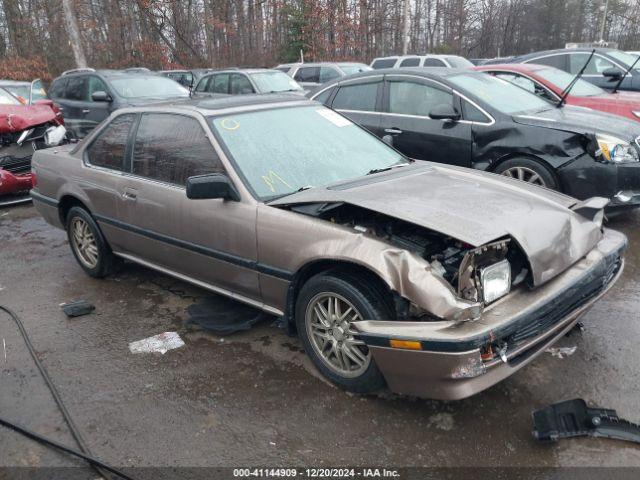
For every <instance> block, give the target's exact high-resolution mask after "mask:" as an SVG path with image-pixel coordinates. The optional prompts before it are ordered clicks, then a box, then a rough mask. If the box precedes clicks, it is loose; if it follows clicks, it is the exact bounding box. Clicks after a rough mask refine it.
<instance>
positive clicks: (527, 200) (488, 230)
mask: <svg viewBox="0 0 640 480" xmlns="http://www.w3.org/2000/svg"><path fill="white" fill-rule="evenodd" d="M576 202H577V201H576V200H575V199H573V198H570V197H567V196H565V195H562V194H559V193H556V192H553V191H551V190H547V189H544V188H541V187H536V186H534V185H528V184H526V183H524V182H520V181H518V180H514V179H509V178H505V177H502V176H498V175H495V174H492V173H484V172H475V171H472V170H468V169H465V168H459V167H450V166H442V165H437V164H433V163H431V162H416V164H414V165H410V166H406V167H401V168H397V169H394V170H391V171H387V172H383V173H380V174H376V175H371V176H366V177H363V178H359V179H356V180H353V181H349V182H341V183H339V184H333V185H331V186H328V187H326V188H325V187H321V188H312V189H309V190H304V191H302V192H298V193H294V194H291V195H287V196H285V197H282V198H279V199H276V200H273V201H271V202H269V203H268V204H269V205H271V206H280V207H286V206H293V205H300V204H310V203H347V204H350V205H354V206H358V207H361V208H365V209H368V210H371V211H374V212H379V213H382V214H385V215H388V216H390V217H394V218H398V219H400V220H404V221H407V222H410V223H413V224H415V225H419V226H422V227H425V228H428V229H430V230H433V231H436V232H440V233H442V234H445V235H448V236H451V237H453V238H456V239H458V240H460V241H462V242H465V243H468V244H470V245H472V246H475V247H477V246H480V245H483V244H486V243H488V242H491V241H493V240H498V239H500V238H504V237H507V236H510V237H511V238H512V239H513V240H515V241H516V242H517V243H518V244H519V245H520V247H521V248H522V250H523V251H524V253H525V254H526V255H527V257H528V258H529V262H530V265H531V269H532V275H533V282H534V284H535V285H540V284H542V283H544V282H546V281H548V280H549V279H551V278H553V277H554V276H556V275H557V274H559V273H561V272H563V271H564V270H566V269H567V268H568V267H569V266H570V265H572V264H573V263H575V262H576V261H578V260H579V259H580V258H582V257H583V256H584V255H585V254H586V253H587V252H589V251H590V250H591V249H592V248H593V247H594V246H595V244H596V243H597V242H598V241H599V240H600V238H601V236H602V232H601V231H600V229H599V228H598V226H597V225H596V224H595V223H593V222H592V221H589V220H588V219H586V218H584V217H582V216H580V215H578V214H576V213H575V212H573V211H571V210H569V208H568V207H571V206H572V205H574V204H576Z"/></svg>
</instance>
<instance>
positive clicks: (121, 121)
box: [87, 113, 135, 171]
mask: <svg viewBox="0 0 640 480" xmlns="http://www.w3.org/2000/svg"><path fill="white" fill-rule="evenodd" d="M134 119H135V115H134V114H129V113H127V114H125V115H120V116H118V117H116V118H114V119H113V120H112V121H111V123H110V124H109V125H107V126H106V127H105V128H104V130H102V132H100V133H99V134H98V137H97V138H96V139H95V140H94V141H93V142H91V145H89V147H88V148H87V160H88V161H89V163H90V164H91V165H95V166H97V167H104V168H110V169H112V170H119V171H121V170H122V164H123V162H124V157H125V152H126V150H127V141H128V140H129V130H130V129H131V125H133V120H134Z"/></svg>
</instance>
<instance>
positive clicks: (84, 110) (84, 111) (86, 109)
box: [82, 108, 91, 113]
mask: <svg viewBox="0 0 640 480" xmlns="http://www.w3.org/2000/svg"><path fill="white" fill-rule="evenodd" d="M89 112H91V110H89V109H88V108H85V109H83V110H82V113H89Z"/></svg>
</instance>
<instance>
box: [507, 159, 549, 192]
mask: <svg viewBox="0 0 640 480" xmlns="http://www.w3.org/2000/svg"><path fill="white" fill-rule="evenodd" d="M495 173H499V174H501V175H504V176H506V177H511V178H515V179H517V180H522V181H523V182H527V183H533V184H534V185H540V186H542V187H547V188H551V189H553V190H558V188H559V185H558V181H557V180H556V178H555V176H554V174H553V173H552V172H551V171H549V169H548V168H547V167H545V166H544V165H542V164H541V163H540V162H537V161H536V160H532V159H530V158H511V159H509V160H507V161H505V162H502V163H501V164H500V165H498V168H496V169H495Z"/></svg>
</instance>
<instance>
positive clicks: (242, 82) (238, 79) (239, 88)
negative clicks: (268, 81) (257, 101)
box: [229, 73, 256, 95]
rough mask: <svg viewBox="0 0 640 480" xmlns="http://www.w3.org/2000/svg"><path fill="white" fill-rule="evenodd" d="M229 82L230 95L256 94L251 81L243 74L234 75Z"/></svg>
mask: <svg viewBox="0 0 640 480" xmlns="http://www.w3.org/2000/svg"><path fill="white" fill-rule="evenodd" d="M229 82H230V86H229V88H230V91H229V93H231V95H248V94H251V93H256V91H255V89H254V88H253V85H252V84H251V80H249V78H248V77H247V76H246V75H245V74H243V73H232V74H231V78H230V80H229Z"/></svg>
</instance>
